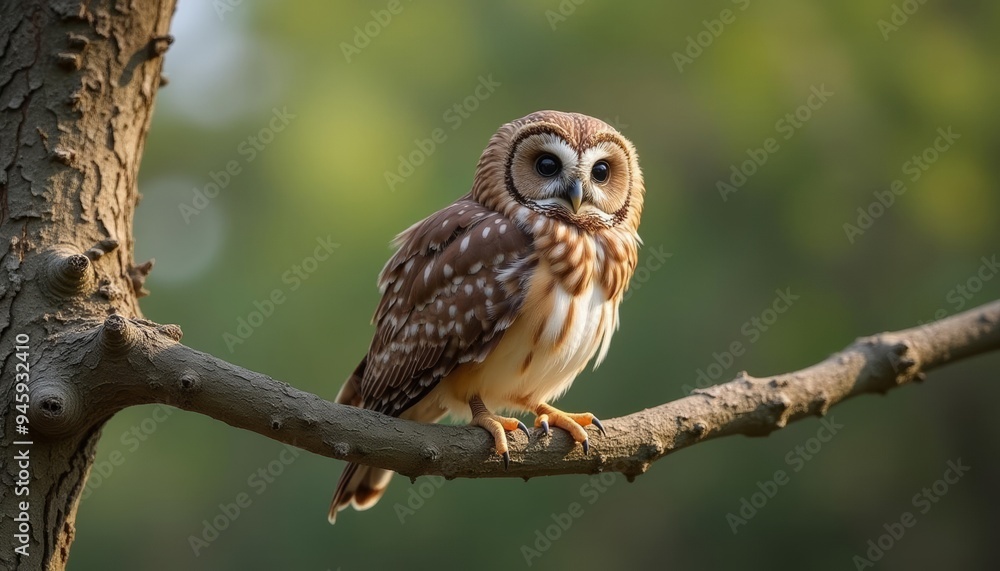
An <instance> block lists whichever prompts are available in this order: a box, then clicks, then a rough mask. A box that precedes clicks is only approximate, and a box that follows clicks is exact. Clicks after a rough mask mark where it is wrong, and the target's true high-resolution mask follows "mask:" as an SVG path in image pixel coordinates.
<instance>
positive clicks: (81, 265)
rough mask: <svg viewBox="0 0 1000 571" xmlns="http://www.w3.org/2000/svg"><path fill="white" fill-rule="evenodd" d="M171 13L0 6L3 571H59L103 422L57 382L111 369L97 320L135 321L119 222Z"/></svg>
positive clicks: (125, 239)
mask: <svg viewBox="0 0 1000 571" xmlns="http://www.w3.org/2000/svg"><path fill="white" fill-rule="evenodd" d="M173 9H174V2H173V0H160V1H153V2H112V1H110V0H97V1H94V2H87V3H80V2H75V1H51V2H38V3H30V4H29V3H22V2H5V3H3V5H2V6H0V234H2V243H3V244H4V245H6V249H5V250H4V251H3V253H2V258H0V267H2V271H3V279H0V355H2V358H3V375H2V377H0V402H2V404H3V407H2V409H0V420H2V421H0V426H2V430H3V434H2V437H3V443H4V445H3V454H2V459H0V464H2V466H3V470H2V471H0V478H2V479H3V486H2V488H0V513H2V514H3V515H2V518H0V536H2V537H3V538H4V539H3V543H4V545H10V543H8V542H10V541H11V538H13V545H12V547H11V548H10V549H4V550H3V551H2V552H0V567H2V568H4V569H14V568H17V569H62V568H64V567H65V565H66V560H67V557H68V555H69V548H70V544H71V543H72V541H73V535H74V519H75V516H76V509H77V505H78V503H79V500H80V493H81V491H82V490H83V485H84V482H85V479H86V477H87V474H88V472H89V471H90V467H91V462H92V460H93V458H94V447H95V446H96V444H97V440H98V438H99V437H100V434H101V427H102V426H103V424H104V422H105V421H106V420H107V418H108V416H110V414H107V415H103V416H102V417H101V418H94V417H93V416H92V415H90V414H89V413H85V410H84V407H87V406H89V402H88V400H87V394H86V393H85V391H84V390H83V387H81V386H80V385H79V384H77V383H74V382H73V379H74V376H76V375H78V374H79V371H80V370H81V369H82V368H85V367H89V368H93V367H95V366H96V365H97V363H98V362H99V361H100V360H102V359H105V358H107V356H109V355H113V354H114V342H113V341H110V340H109V339H111V337H113V335H110V334H108V333H107V332H105V333H104V334H101V335H98V332H99V331H106V330H109V329H113V324H114V323H115V322H116V319H112V320H110V321H109V323H111V324H112V327H110V328H108V327H102V324H103V323H104V321H105V319H106V318H108V316H109V315H112V314H118V315H120V316H123V317H126V318H140V317H141V313H140V311H139V305H138V303H137V301H138V297H139V296H140V294H141V292H142V281H143V279H144V277H145V274H146V273H148V271H149V267H150V266H149V265H148V264H144V265H139V266H136V265H135V263H134V260H133V258H132V252H133V244H132V215H133V212H134V211H135V205H136V203H137V202H138V200H139V193H138V191H137V189H136V178H137V175H138V171H139V162H140V159H141V157H142V150H143V146H144V144H145V140H146V133H147V131H148V129H149V124H150V118H151V116H152V111H153V102H154V100H155V98H156V92H157V89H158V88H159V85H160V70H161V66H162V57H161V56H162V54H163V52H164V51H165V50H166V49H167V46H168V45H169V43H170V38H169V36H167V32H168V28H169V25H170V18H171V15H172V14H173ZM87 339H91V340H94V341H95V345H94V348H95V349H100V350H90V351H88V352H86V354H87V358H86V359H84V360H83V361H82V362H79V361H75V360H71V359H70V356H71V355H72V356H73V357H75V358H79V356H80V355H81V353H80V352H64V351H63V350H62V347H64V346H65V345H66V344H67V343H69V344H79V343H82V342H84V341H85V340H87ZM97 341H100V342H99V343H98V342H97ZM29 377H30V382H28V379H29ZM24 429H27V432H26V433H24V432H23V430H24ZM15 442H18V443H21V444H15Z"/></svg>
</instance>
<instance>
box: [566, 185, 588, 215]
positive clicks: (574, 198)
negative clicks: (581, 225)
mask: <svg viewBox="0 0 1000 571" xmlns="http://www.w3.org/2000/svg"><path fill="white" fill-rule="evenodd" d="M564 192H565V193H566V194H565V196H564V197H563V198H565V199H566V200H567V201H568V202H569V203H570V205H572V207H573V214H576V213H577V212H579V211H580V204H581V203H582V202H583V183H581V182H580V179H578V178H575V179H573V182H572V183H570V184H569V186H567V187H566V190H565V191H564Z"/></svg>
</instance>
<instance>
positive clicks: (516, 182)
mask: <svg viewBox="0 0 1000 571" xmlns="http://www.w3.org/2000/svg"><path fill="white" fill-rule="evenodd" d="M577 144H579V145H580V148H577V147H575V146H574V145H572V144H571V143H570V142H568V141H567V138H566V137H565V136H564V134H563V133H562V132H561V130H560V129H558V128H557V127H554V126H548V125H537V124H536V125H532V126H531V127H529V128H528V129H526V130H525V131H524V132H522V133H521V134H520V136H518V137H516V138H515V141H514V144H513V146H512V149H511V154H510V156H509V159H508V163H507V168H508V171H507V177H508V178H507V180H508V191H509V192H511V194H513V195H514V197H515V198H516V199H517V200H518V201H519V202H521V203H522V204H525V205H526V206H528V207H530V208H532V209H533V210H536V211H538V212H540V213H542V214H545V215H546V216H550V217H556V218H561V219H564V220H566V221H567V222H569V223H572V224H576V225H579V226H588V227H594V226H595V225H596V226H597V227H608V226H613V225H614V224H616V223H617V221H618V220H619V219H620V217H621V214H622V213H623V212H624V207H625V206H626V205H627V201H628V194H629V192H630V191H631V181H630V173H629V160H628V155H627V153H626V151H625V147H624V145H622V144H621V142H620V140H619V139H618V136H617V135H616V134H614V133H597V134H595V135H594V136H592V137H590V138H588V139H587V140H584V141H578V142H577Z"/></svg>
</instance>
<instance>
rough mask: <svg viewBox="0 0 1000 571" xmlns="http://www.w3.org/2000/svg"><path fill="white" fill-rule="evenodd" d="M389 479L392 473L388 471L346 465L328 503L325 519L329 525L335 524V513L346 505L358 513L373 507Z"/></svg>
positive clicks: (358, 465) (383, 491) (387, 484)
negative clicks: (327, 513)
mask: <svg viewBox="0 0 1000 571" xmlns="http://www.w3.org/2000/svg"><path fill="white" fill-rule="evenodd" d="M391 478H392V472H391V471H389V470H383V469H382V468H372V467H370V466H362V465H360V464H348V465H347V468H345V469H344V473H343V474H341V475H340V481H339V482H337V491H336V492H334V494H333V501H332V502H330V513H329V515H327V519H329V520H330V523H336V522H337V512H339V511H340V510H342V509H344V508H346V507H347V506H348V505H353V506H354V509H356V510H358V511H361V510H366V509H368V508H370V507H372V506H374V505H375V504H376V503H377V502H378V500H379V498H381V497H382V494H384V493H385V489H386V487H388V486H389V480H390V479H391Z"/></svg>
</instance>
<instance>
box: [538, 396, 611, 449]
mask: <svg viewBox="0 0 1000 571" xmlns="http://www.w3.org/2000/svg"><path fill="white" fill-rule="evenodd" d="M535 414H537V415H538V416H537V417H536V418H535V426H537V427H539V428H541V429H542V432H544V433H545V435H546V436H551V435H552V430H551V429H550V428H549V425H550V424H551V425H552V426H558V427H559V428H561V429H563V430H565V431H566V432H569V435H570V436H572V437H573V440H576V441H577V442H579V443H581V444H582V445H583V453H584V454H587V453H588V452H590V441H589V440H588V438H587V431H586V430H584V428H583V427H585V426H590V425H594V426H596V427H597V429H598V430H600V431H601V434H602V435H604V436H607V435H608V433H607V432H605V431H604V426H603V425H602V424H601V421H600V420H597V417H596V416H594V415H592V414H590V413H589V412H581V413H578V414H577V413H570V412H563V411H561V410H559V409H557V408H555V407H552V406H550V405H547V404H545V403H542V404H540V405H538V406H537V407H535Z"/></svg>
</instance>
